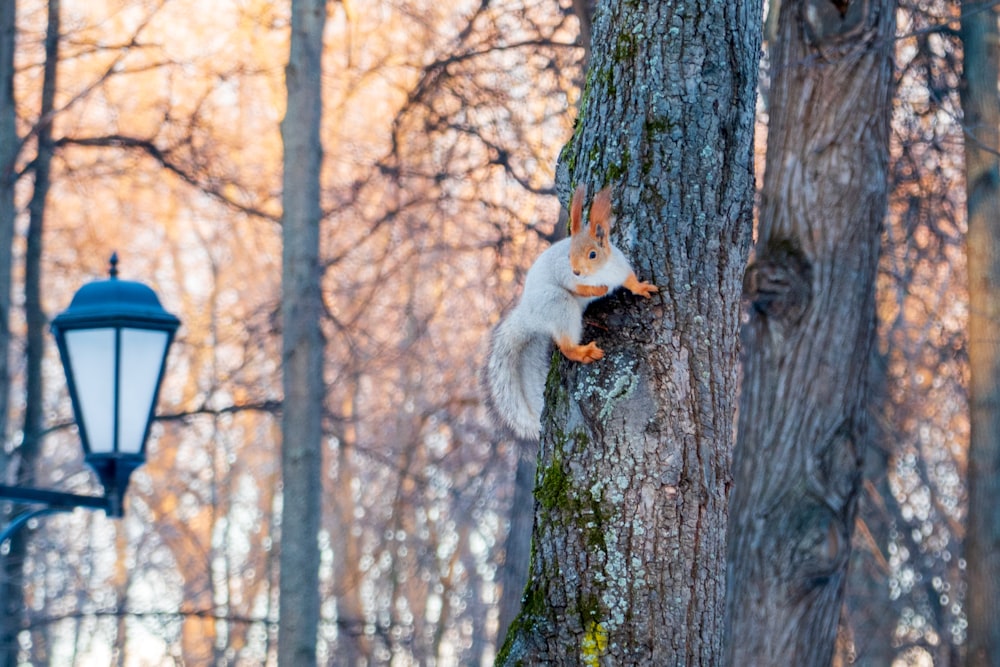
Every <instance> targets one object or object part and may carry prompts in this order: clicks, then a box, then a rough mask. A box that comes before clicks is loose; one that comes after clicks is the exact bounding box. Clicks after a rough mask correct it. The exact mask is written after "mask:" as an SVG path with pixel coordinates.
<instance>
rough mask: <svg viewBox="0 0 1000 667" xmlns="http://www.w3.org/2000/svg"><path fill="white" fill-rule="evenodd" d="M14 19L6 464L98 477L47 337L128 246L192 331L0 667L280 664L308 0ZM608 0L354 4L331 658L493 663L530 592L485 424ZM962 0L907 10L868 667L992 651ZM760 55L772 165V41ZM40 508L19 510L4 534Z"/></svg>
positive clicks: (852, 624)
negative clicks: (286, 173)
mask: <svg viewBox="0 0 1000 667" xmlns="http://www.w3.org/2000/svg"><path fill="white" fill-rule="evenodd" d="M13 6H14V3H7V4H6V5H5V9H4V12H5V13H9V14H10V17H9V18H12V19H14V20H15V23H14V24H13V32H11V33H5V34H3V35H2V38H3V39H10V38H12V37H16V41H15V43H14V44H15V47H16V48H15V49H14V60H13V69H12V72H13V90H14V100H13V102H14V109H15V111H16V123H15V127H14V128H12V129H11V130H12V131H13V134H11V133H10V132H11V130H4V129H3V127H0V131H3V132H4V133H3V135H2V136H0V167H2V168H3V169H5V170H6V169H8V168H10V169H11V171H10V172H9V174H10V176H11V178H12V179H13V183H14V191H13V202H14V204H13V207H8V209H9V210H6V211H4V214H5V215H10V216H14V220H15V226H14V230H15V236H14V239H13V242H12V244H11V246H10V247H11V255H10V257H9V258H8V257H7V256H6V255H4V257H3V258H2V259H0V264H4V263H6V262H7V261H8V259H9V261H10V266H11V275H12V280H13V285H12V288H11V290H10V293H11V295H12V296H11V298H12V303H11V310H10V327H11V336H12V337H11V341H10V352H9V355H8V357H9V360H10V362H9V363H10V369H9V377H10V381H9V386H5V387H4V389H5V390H6V396H7V397H6V398H5V399H4V401H3V403H4V404H5V405H4V407H5V408H6V410H3V411H0V412H3V418H2V419H0V425H2V427H3V434H2V435H3V442H4V447H3V450H2V453H0V457H2V458H0V475H2V477H3V479H2V481H3V482H4V483H14V482H15V481H17V482H19V483H26V482H30V483H31V484H33V485H35V486H45V487H53V488H60V489H63V490H69V491H74V492H78V493H98V492H99V491H100V489H99V488H97V487H96V482H95V481H94V479H93V477H92V475H91V474H90V472H89V471H88V470H86V469H85V467H84V466H83V465H82V461H81V457H80V448H79V446H78V444H77V437H76V434H75V428H73V427H72V426H71V422H72V416H71V411H70V404H69V400H68V397H67V395H66V391H65V388H64V387H65V385H64V381H63V378H62V374H61V373H62V371H61V367H60V365H59V361H58V358H57V354H56V351H55V346H54V345H53V344H52V341H51V338H50V337H49V335H48V333H47V331H46V329H45V322H46V321H47V320H48V319H51V318H52V317H54V316H55V315H56V314H58V313H59V312H60V311H61V310H62V309H64V308H65V307H66V306H67V305H68V302H69V299H70V297H71V295H72V294H73V292H74V291H75V290H76V289H77V288H78V287H79V286H80V285H81V284H83V283H84V282H86V281H88V280H91V279H95V278H99V277H103V276H104V275H105V272H106V266H107V260H108V257H109V256H110V254H111V252H112V251H113V250H117V251H118V253H119V255H120V257H121V264H120V270H121V274H122V277H123V278H127V279H133V280H139V281H143V282H146V283H148V284H150V285H151V286H152V287H153V288H154V289H155V290H156V291H157V293H158V294H159V296H160V298H161V300H162V302H163V303H164V305H165V307H166V308H167V309H168V310H170V311H172V312H174V313H176V314H177V315H178V316H179V317H180V318H181V320H182V323H183V324H182V328H181V329H180V331H179V334H178V341H177V342H176V343H175V345H174V347H173V349H172V351H171V358H170V360H169V364H168V369H167V375H166V379H165V384H164V388H163V391H162V394H161V399H160V409H159V414H160V417H159V420H158V421H157V422H156V423H155V425H154V427H153V431H152V437H151V441H150V444H149V449H148V451H149V457H148V463H147V464H146V465H145V466H144V467H143V468H141V469H140V470H139V471H137V473H136V474H135V475H134V476H133V481H132V483H131V486H130V491H129V498H128V502H127V508H126V514H125V518H124V519H123V520H121V521H117V522H116V521H110V520H108V519H106V518H105V517H103V516H101V515H98V514H94V513H86V512H83V511H79V512H76V513H74V514H72V515H66V516H61V517H55V518H49V519H46V520H45V521H44V522H42V523H41V524H40V525H39V526H38V527H37V528H36V529H35V530H32V531H30V532H29V533H28V539H25V540H23V541H22V542H21V545H20V549H18V550H13V549H12V550H11V552H10V553H7V554H6V555H4V556H3V557H4V558H5V559H6V561H5V570H6V576H7V577H16V582H15V583H16V584H17V585H18V586H23V590H24V591H25V596H26V597H25V603H26V605H27V614H26V616H25V617H24V618H23V619H22V621H23V624H24V626H23V627H24V629H23V631H22V632H20V634H19V635H18V637H17V645H16V646H3V647H0V653H2V654H4V655H5V656H7V657H6V660H7V662H5V663H3V664H33V665H45V664H60V665H87V664H119V665H168V664H188V665H200V664H216V665H259V664H264V663H266V662H268V661H271V662H273V660H274V655H275V650H276V648H275V642H276V638H277V622H276V621H277V608H278V607H277V581H278V576H277V547H278V545H279V540H280V531H281V526H280V520H279V518H280V516H281V511H280V509H281V508H280V505H281V494H280V406H281V398H282V396H281V381H280V359H281V356H280V350H281V339H280V337H281V326H280V322H281V320H280V309H281V303H280V295H281V285H280V281H281V266H280V264H281V230H280V226H279V220H280V217H281V199H280V198H281V192H280V189H281V137H280V129H279V123H280V120H281V118H282V117H283V115H284V104H285V87H284V66H285V63H286V62H287V58H288V50H289V48H288V47H289V15H288V11H289V9H288V3H273V2H269V1H264V0H219V1H218V2H213V3H210V4H209V5H206V4H205V3H197V2H192V1H191V0H129V1H126V0H94V1H91V0H88V1H87V2H82V1H79V0H75V1H74V0H62V1H61V2H59V1H57V0H49V1H48V2H46V1H44V0H18V2H17V3H16V15H14V14H13ZM53 8H54V9H55V13H56V15H57V16H58V17H59V22H58V23H57V25H56V28H57V29H56V34H57V35H58V39H52V40H48V41H47V34H49V33H51V26H50V18H49V17H50V15H51V13H52V10H53ZM588 11H589V7H588V3H587V2H577V1H574V2H569V0H497V1H495V2H488V1H486V0H482V1H479V0H469V1H456V2H430V1H426V0H383V1H381V2H376V3H360V2H354V1H351V2H347V1H345V2H339V3H329V5H328V18H327V23H326V37H325V53H324V79H323V81H324V83H323V98H324V109H325V116H324V119H323V127H322V136H323V142H324V150H325V160H324V165H323V170H322V175H321V177H322V181H321V182H322V207H323V211H324V218H323V226H322V243H321V253H322V258H323V267H324V279H323V306H324V312H323V317H322V328H323V332H324V335H325V340H326V354H325V358H324V367H323V369H322V372H323V377H324V379H325V387H326V391H325V396H324V401H323V405H324V415H323V417H324V418H323V424H324V433H325V439H324V445H325V448H324V462H323V480H324V486H325V492H324V494H323V503H324V506H323V524H322V525H323V528H322V532H321V536H320V539H321V545H322V550H321V558H322V561H321V570H320V578H321V587H322V590H321V597H322V600H323V603H322V609H321V613H322V620H321V627H320V645H319V657H320V659H321V661H322V662H331V661H332V660H333V659H334V658H333V656H337V662H338V663H341V664H354V663H355V662H362V663H366V664H388V663H391V664H394V665H407V664H438V665H470V664H480V663H481V664H490V662H491V661H492V657H493V655H494V651H495V642H496V641H497V634H498V626H499V625H500V611H499V610H500V607H501V598H502V596H504V595H507V596H508V599H509V596H511V595H513V596H514V597H515V598H516V597H518V596H519V595H520V590H514V591H503V590H502V586H501V585H500V581H501V579H502V576H503V572H502V571H503V565H504V559H505V542H506V540H507V536H508V518H509V516H510V514H511V510H512V499H513V498H514V495H515V488H516V485H515V477H516V471H517V469H518V458H519V452H518V450H517V449H516V447H515V443H513V442H509V441H506V440H501V439H499V436H498V435H497V434H496V433H495V432H494V430H493V428H492V427H491V426H490V424H489V423H488V421H487V419H486V414H485V411H484V409H483V406H482V402H481V396H480V393H479V385H478V381H477V369H478V367H479V366H480V364H481V360H482V355H483V353H484V338H485V334H486V332H487V331H488V329H489V328H490V327H491V326H492V325H493V324H495V322H496V321H497V319H498V317H499V314H500V313H501V312H502V311H503V309H504V308H505V307H506V306H507V305H509V303H510V302H511V300H512V299H513V298H514V297H515V296H516V294H517V292H518V285H519V284H520V282H521V280H522V278H523V274H524V271H525V270H526V268H527V266H528V265H529V264H530V262H531V260H532V259H533V258H534V257H535V256H536V255H537V254H538V253H539V252H540V251H541V250H542V249H543V248H544V247H546V245H547V244H548V243H549V242H550V241H551V240H552V239H553V238H555V236H556V235H558V231H559V229H560V225H559V223H558V220H559V216H560V205H559V202H558V201H557V199H556V197H555V191H554V186H553V182H554V178H555V175H554V169H555V165H556V161H557V157H558V154H559V151H560V149H561V148H562V147H563V145H564V144H565V142H566V141H567V139H568V138H569V136H570V134H571V132H572V129H573V120H574V117H575V109H576V106H577V104H578V101H579V98H580V96H581V85H582V81H583V73H584V68H585V64H586V49H585V48H583V45H584V44H587V43H588V40H589V29H588V25H589V23H588V21H589V18H588V17H587V12H588ZM958 12H959V9H958V4H957V3H956V2H952V1H943V0H928V1H922V2H919V3H916V2H911V0H902V1H901V3H900V6H899V9H898V15H897V25H898V27H897V32H898V37H897V41H896V47H895V53H896V68H897V71H896V90H895V103H894V113H893V118H892V126H893V132H894V134H893V142H892V164H891V167H890V175H891V179H892V182H891V187H890V191H891V202H890V215H889V219H888V220H887V221H886V224H885V230H884V238H883V256H882V261H881V273H880V280H879V309H878V313H879V346H878V350H877V360H876V361H875V364H874V368H875V369H876V375H877V377H876V378H875V382H876V386H877V387H878V388H879V391H878V392H876V399H875V400H874V401H873V403H872V405H871V415H872V417H873V420H874V421H875V423H876V424H877V425H878V428H877V441H876V442H875V443H872V444H873V445H874V446H872V447H869V448H868V451H869V456H868V459H867V460H866V477H865V482H864V495H863V498H862V502H861V511H860V516H859V520H858V523H857V525H856V527H855V537H854V539H855V542H856V544H855V551H854V556H853V558H854V561H853V562H852V567H851V579H850V583H849V588H848V595H847V599H846V602H845V607H844V610H843V615H842V624H841V625H842V631H841V637H840V640H839V642H838V645H839V646H838V657H837V664H848V663H860V664H872V665H888V664H893V663H894V662H897V663H898V664H910V665H930V664H935V665H952V664H957V659H958V654H959V653H958V652H959V647H960V646H961V644H962V642H963V640H964V629H965V627H966V621H965V616H964V612H963V595H964V591H963V584H962V579H963V568H964V561H963V559H962V555H961V554H962V540H963V520H964V502H965V501H964V498H965V489H964V486H963V479H964V474H965V468H966V451H967V444H968V433H969V425H968V424H969V420H968V409H967V400H966V386H967V374H968V364H967V356H966V353H965V349H966V333H965V331H966V323H967V312H968V308H967V293H966V287H965V250H964V247H963V243H964V232H965V219H964V215H965V213H964V210H965V193H964V180H963V152H962V146H963V139H962V126H961V119H962V114H961V109H960V105H959V92H958V81H959V74H960V71H961V69H960V68H961V62H962V52H961V45H960V43H959V41H958V40H957V37H956V30H955V29H956V22H957V17H958ZM581 18H582V20H581ZM0 66H2V63H0ZM53 69H54V71H55V72H56V75H55V76H54V77H53V75H52V74H51V73H50V74H48V75H47V74H46V73H47V72H51V71H53ZM761 74H762V78H761V91H760V99H759V110H760V113H759V124H758V130H759V133H758V139H757V143H758V151H757V153H758V164H757V168H758V180H759V178H760V174H761V173H762V170H763V169H764V168H765V165H764V164H763V155H764V151H763V149H764V146H765V142H766V135H767V118H768V113H767V103H768V94H767V81H768V77H767V58H766V52H765V58H764V61H763V63H762V69H761ZM46 81H49V82H50V83H51V84H52V85H51V86H49V87H47V86H46V85H45V83H46ZM46 90H48V91H49V92H48V93H47V92H46ZM12 137H13V139H12ZM5 173H7V172H5ZM40 332H41V333H40ZM319 370H320V369H317V372H319ZM3 395H4V394H3V393H0V397H2V396H3ZM522 477H523V475H522ZM530 483H531V482H530V478H529V479H528V484H529V485H530ZM13 509H14V508H12V507H10V506H9V505H2V506H0V511H2V512H3V513H2V514H0V523H5V522H6V521H7V520H9V518H10V516H11V513H12V512H13ZM501 640H502V638H501Z"/></svg>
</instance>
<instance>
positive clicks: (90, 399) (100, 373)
mask: <svg viewBox="0 0 1000 667" xmlns="http://www.w3.org/2000/svg"><path fill="white" fill-rule="evenodd" d="M64 337H65V339H66V349H67V352H68V354H69V363H70V368H71V369H72V372H73V378H72V382H73V383H74V385H75V388H76V398H77V403H78V404H79V409H80V413H81V414H79V415H77V417H78V419H80V420H81V421H82V423H81V424H80V427H81V428H82V429H83V430H84V431H85V432H86V436H87V437H86V441H87V443H88V444H89V446H90V451H91V452H94V453H98V454H103V453H108V452H110V451H111V450H112V448H113V447H114V424H115V406H114V395H115V386H114V379H115V330H114V329H77V330H73V331H67V332H65V334H64Z"/></svg>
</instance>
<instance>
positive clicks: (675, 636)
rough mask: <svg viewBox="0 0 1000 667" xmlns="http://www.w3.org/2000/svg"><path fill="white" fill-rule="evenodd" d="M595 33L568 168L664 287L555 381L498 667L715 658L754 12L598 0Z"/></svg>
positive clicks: (563, 366)
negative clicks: (530, 541) (522, 583)
mask: <svg viewBox="0 0 1000 667" xmlns="http://www.w3.org/2000/svg"><path fill="white" fill-rule="evenodd" d="M593 29H594V43H593V52H592V61H591V65H590V69H589V72H588V77H587V84H586V89H585V93H584V96H585V98H586V99H585V102H584V104H583V111H582V117H581V119H580V120H579V121H578V123H577V133H576V135H575V136H574V138H573V140H572V142H571V143H570V145H569V146H567V148H566V150H565V151H564V153H563V161H564V164H565V167H566V170H565V172H566V173H567V175H568V176H569V177H570V180H572V182H573V183H574V184H576V183H586V184H587V185H588V186H589V190H590V191H591V192H596V191H597V189H598V188H599V187H601V186H603V185H606V184H610V185H612V186H614V195H613V210H614V212H615V213H616V214H617V218H618V222H617V223H616V227H615V228H614V230H613V233H612V236H613V237H614V238H615V239H618V243H619V245H620V247H621V248H622V250H623V251H624V252H625V253H626V255H630V256H631V257H632V258H633V260H634V261H633V266H634V267H635V269H636V272H637V274H638V275H639V277H640V278H642V279H645V280H651V281H652V282H654V283H655V284H656V285H658V286H659V288H660V293H659V294H658V295H654V296H653V298H652V299H651V300H649V301H646V300H639V299H636V297H633V296H631V295H624V296H619V297H613V298H611V299H610V300H607V301H605V302H602V304H601V305H600V306H597V307H593V308H591V310H590V311H589V312H588V316H587V319H595V320H598V321H599V326H597V327H588V328H587V329H586V331H585V334H584V338H585V340H587V341H589V340H596V342H597V343H598V345H599V346H600V347H602V348H603V349H604V351H605V353H606V355H605V357H604V358H603V359H602V360H600V361H598V362H595V363H593V364H590V365H586V366H584V365H581V364H573V363H570V362H566V361H559V362H558V369H557V371H558V372H557V373H554V374H552V375H551V376H550V382H549V386H548V388H547V396H546V412H545V415H544V417H543V422H544V424H543V437H542V442H541V451H540V459H539V466H538V473H537V481H536V492H535V495H536V506H535V525H534V553H533V558H532V564H531V575H530V581H529V583H528V586H527V589H526V592H525V598H524V604H523V606H522V609H521V613H520V615H519V616H518V618H517V619H516V620H515V621H514V623H513V624H512V626H511V629H510V632H509V633H508V635H507V641H506V644H505V646H504V649H503V650H502V651H501V653H500V655H499V656H498V661H497V663H498V664H506V665H514V664H521V663H523V664H531V665H536V664H545V665H561V664H566V665H580V664H583V665H597V664H608V665H612V664H615V665H691V666H694V665H717V664H718V663H719V659H720V657H721V654H722V620H723V608H724V597H725V595H724V583H723V581H724V570H725V562H724V554H725V520H726V508H727V500H728V487H729V461H730V454H731V447H732V444H733V418H734V405H735V395H736V375H737V361H738V360H737V354H736V341H737V331H738V324H739V300H740V279H741V277H742V273H743V269H744V267H745V262H746V253H747V250H748V245H749V235H750V229H751V213H752V199H753V178H752V168H753V167H752V159H751V156H752V144H753V117H754V91H755V86H756V81H757V59H758V55H759V50H760V30H761V24H760V4H759V3H757V2H742V1H741V0H728V1H727V2H690V3H674V2H667V1H648V2H641V3H636V2H630V1H627V0H626V1H622V0H619V1H609V2H605V3H600V5H599V7H598V10H597V16H596V17H595V21H594V26H593ZM562 185H565V184H562ZM564 190H565V188H564Z"/></svg>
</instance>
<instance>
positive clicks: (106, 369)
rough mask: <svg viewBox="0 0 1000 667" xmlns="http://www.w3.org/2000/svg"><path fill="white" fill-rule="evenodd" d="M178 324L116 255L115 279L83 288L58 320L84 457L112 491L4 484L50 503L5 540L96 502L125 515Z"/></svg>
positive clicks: (16, 495) (7, 491) (8, 490)
mask: <svg viewBox="0 0 1000 667" xmlns="http://www.w3.org/2000/svg"><path fill="white" fill-rule="evenodd" d="M179 325H180V320H178V319H177V318H176V317H174V316H173V315H171V314H170V313H168V312H167V311H165V310H164V309H163V307H162V306H161V305H160V301H159V299H158V298H157V297H156V293H155V292H153V290H152V289H150V288H149V287H147V286H146V285H143V284H141V283H136V282H131V281H127V280H119V279H118V256H117V254H113V255H111V266H110V271H109V278H108V279H107V280H100V281H95V282H92V283H88V284H87V285H84V286H83V287H81V288H80V289H79V290H78V291H77V293H76V294H75V295H74V296H73V301H72V302H71V303H70V305H69V308H67V309H66V310H65V311H64V312H63V313H61V314H60V315H59V316H58V317H56V318H55V319H54V320H53V321H52V325H51V326H52V333H53V335H54V336H55V339H56V345H57V346H58V348H59V357H60V359H61V360H62V363H63V368H64V370H65V371H66V382H67V385H68V386H69V396H70V400H71V401H72V403H73V415H74V417H75V418H76V424H77V427H78V429H79V432H80V440H81V443H82V445H83V452H84V460H85V461H86V462H87V464H88V465H90V467H91V468H93V469H94V472H95V473H97V477H98V479H100V481H101V484H102V485H103V486H104V493H105V495H104V496H103V497H95V496H80V495H75V494H69V493H62V492H58V491H49V490H45V489H28V488H24V487H11V486H3V485H0V498H6V499H10V500H18V501H21V502H24V503H27V504H31V505H42V506H43V508H42V509H39V510H35V511H33V512H26V513H25V514H22V515H20V516H18V517H17V518H16V519H15V520H14V521H12V522H11V523H10V524H9V525H8V526H7V528H6V529H5V530H4V531H3V533H2V534H0V545H2V544H3V542H4V540H5V539H7V537H9V536H10V534H12V533H13V531H14V530H15V529H16V528H17V527H19V526H20V525H23V524H24V523H26V521H27V520H28V519H29V518H30V517H31V516H37V515H38V514H43V513H46V512H53V511H69V510H72V509H73V508H74V507H90V508H94V509H103V510H104V511H105V512H106V513H107V515H108V516H110V517H120V516H122V502H123V499H124V496H125V490H126V488H127V487H128V480H129V476H130V475H131V474H132V471H133V470H135V469H136V468H137V467H139V466H140V465H142V464H143V463H144V462H145V460H146V452H145V448H146V438H147V436H148V435H149V425H150V422H151V421H152V419H153V412H154V410H155V407H156V399H157V396H158V394H159V391H160V383H161V381H162V380H163V370H164V366H165V364H166V358H167V350H168V349H169V348H170V343H171V342H172V341H173V337H174V332H175V331H176V330H177V327H178V326H179Z"/></svg>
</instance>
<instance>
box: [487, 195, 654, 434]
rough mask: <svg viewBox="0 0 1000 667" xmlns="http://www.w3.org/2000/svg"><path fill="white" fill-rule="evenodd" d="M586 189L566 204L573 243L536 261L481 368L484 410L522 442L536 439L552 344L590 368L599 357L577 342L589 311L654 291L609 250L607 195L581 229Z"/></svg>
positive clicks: (600, 352) (563, 242) (554, 248)
mask: <svg viewBox="0 0 1000 667" xmlns="http://www.w3.org/2000/svg"><path fill="white" fill-rule="evenodd" d="M586 192H587V190H586V187H585V186H583V185H580V186H579V187H577V189H576V192H574V193H573V200H572V203H571V205H570V237H569V238H565V239H563V240H561V241H558V242H556V243H554V244H553V245H552V246H550V247H549V248H548V249H547V250H545V251H544V252H543V253H542V254H541V255H539V256H538V258H537V259H536V260H535V262H534V264H532V265H531V268H530V269H528V275H527V277H526V278H525V280H524V290H523V293H522V294H521V300H520V301H519V302H518V304H517V305H516V306H515V307H514V308H513V309H512V310H511V311H510V312H509V313H508V314H507V316H506V317H505V318H503V319H502V320H501V321H500V323H499V324H498V325H497V326H496V328H494V330H493V333H492V335H491V337H490V346H489V354H488V360H487V363H486V368H485V378H484V380H485V381H484V384H485V385H486V393H487V404H488V406H489V408H490V411H491V412H492V414H493V416H494V419H495V421H497V422H499V423H500V424H501V425H503V426H507V427H509V428H510V429H511V430H512V431H513V432H514V434H515V435H516V436H517V437H519V438H522V439H524V440H538V437H539V432H540V431H541V413H542V407H543V405H544V403H545V399H544V393H545V379H546V376H547V375H548V369H549V364H550V363H551V354H552V352H551V350H552V348H551V345H550V341H551V342H552V343H555V345H556V346H557V347H558V348H559V351H560V352H562V353H563V355H564V356H565V357H566V358H567V359H570V360H571V361H578V362H580V363H584V364H589V363H591V362H594V361H597V360H598V359H601V358H602V357H603V356H604V351H603V350H601V348H599V347H598V346H597V344H596V343H594V342H593V341H591V342H589V343H587V344H586V345H581V344H580V338H581V336H582V334H583V312H584V310H586V308H587V305H588V304H590V303H591V302H592V301H595V300H597V299H599V298H601V297H603V296H606V295H607V294H609V293H610V292H613V291H614V290H616V289H618V288H619V287H624V288H626V289H627V290H629V291H630V292H632V294H637V295H639V296H643V297H646V298H649V296H650V295H651V294H652V293H654V292H657V291H659V290H658V289H657V287H656V285H653V284H651V283H647V282H641V281H640V280H639V279H638V278H636V276H635V272H634V271H633V270H632V267H631V266H630V265H629V262H628V260H627V259H626V258H625V255H624V254H623V253H622V251H621V250H619V249H618V248H616V247H615V246H613V245H612V244H611V241H610V240H609V233H610V231H611V222H612V213H611V190H610V188H609V187H605V188H604V189H603V190H601V191H600V192H598V193H597V195H596V196H595V197H594V202H593V204H591V207H590V220H589V225H588V226H587V229H586V230H584V229H583V226H582V219H581V218H582V216H583V200H584V197H585V196H586Z"/></svg>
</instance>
